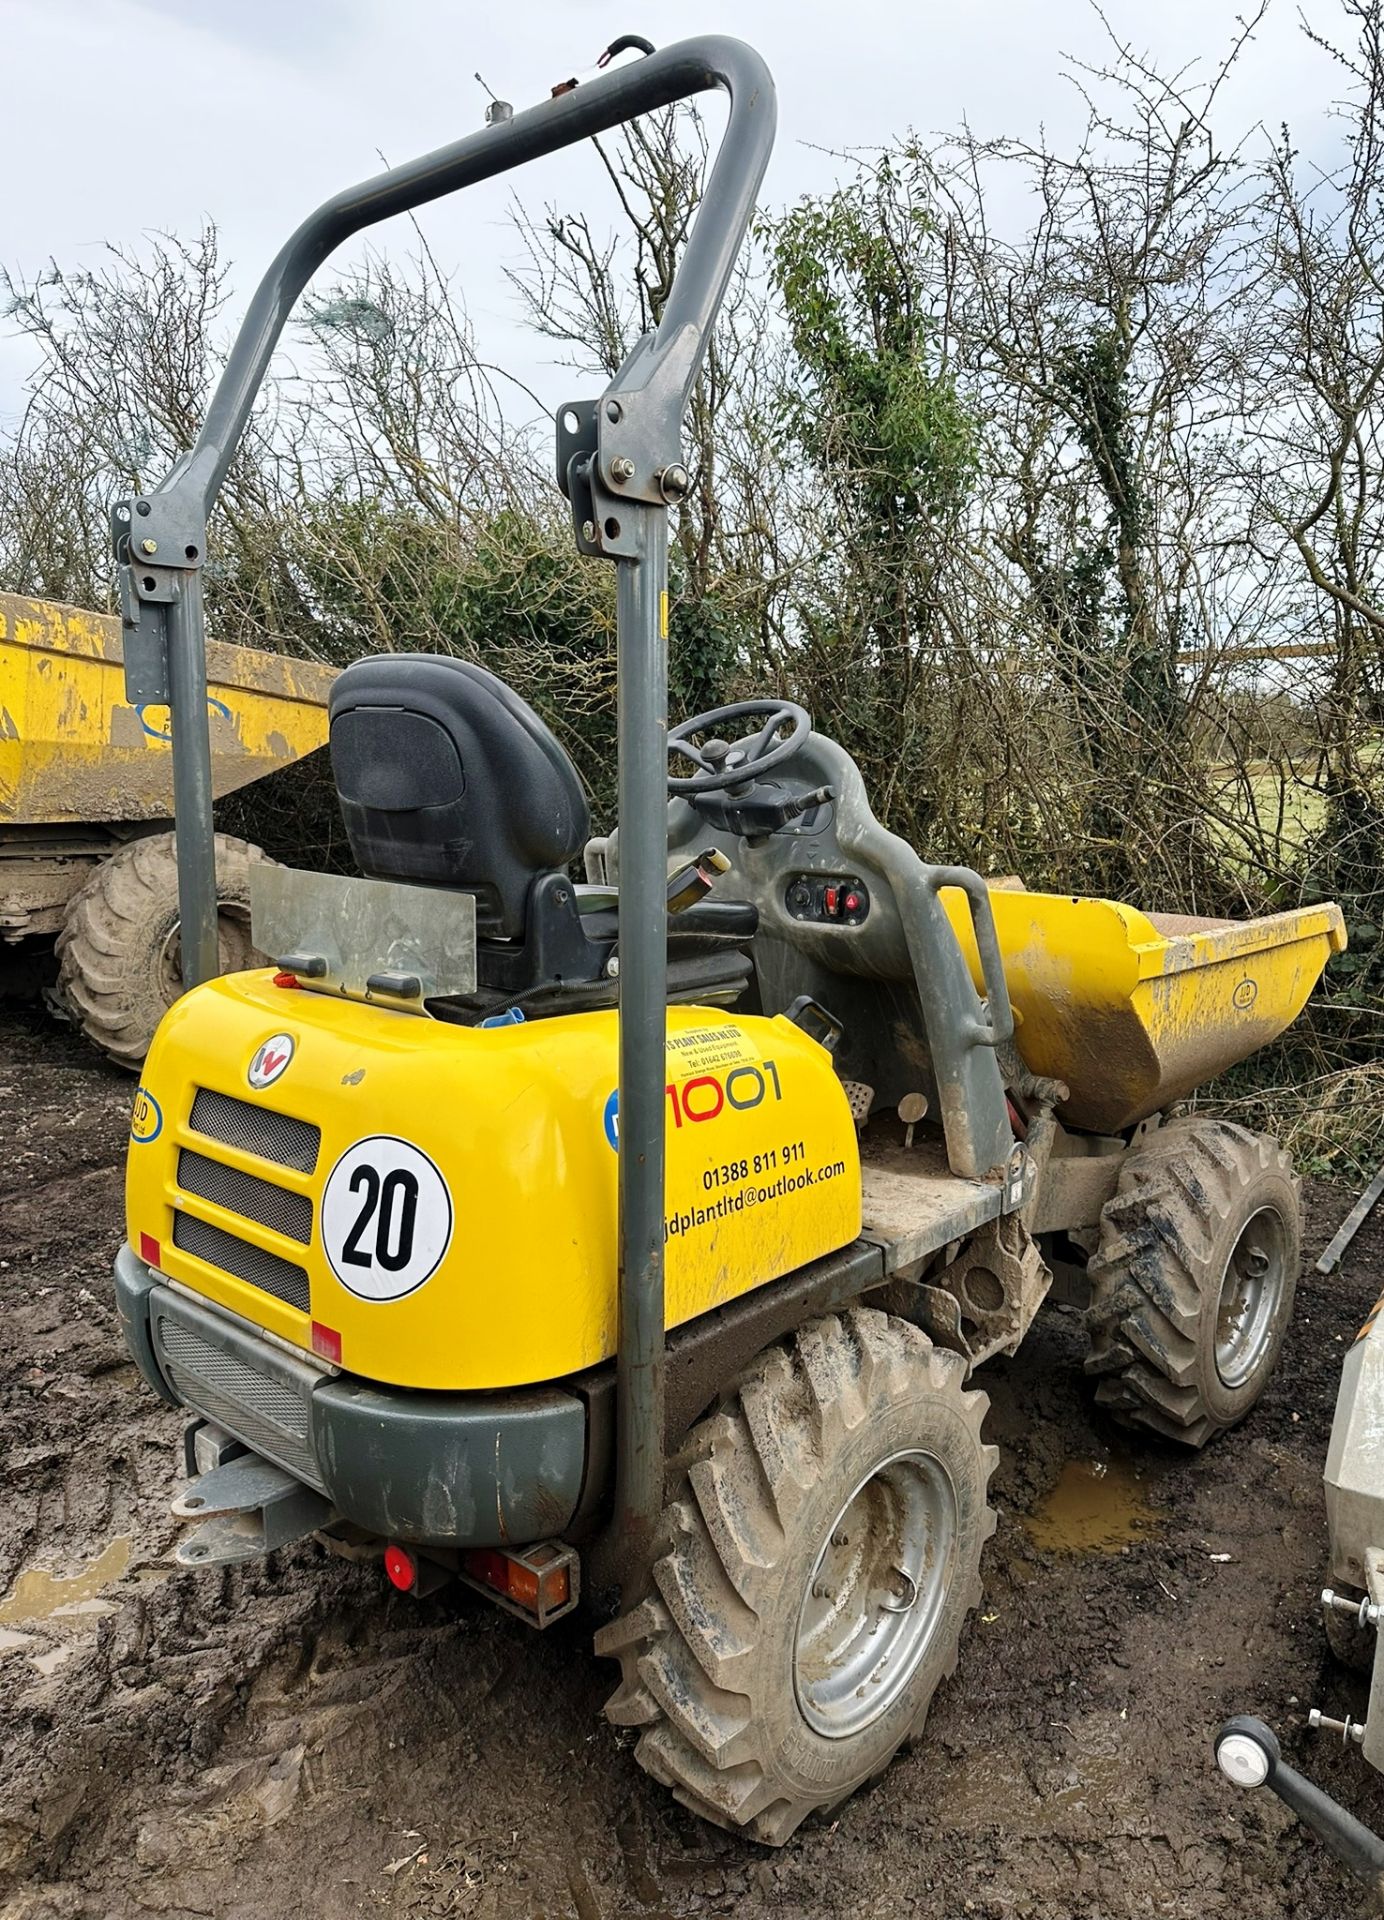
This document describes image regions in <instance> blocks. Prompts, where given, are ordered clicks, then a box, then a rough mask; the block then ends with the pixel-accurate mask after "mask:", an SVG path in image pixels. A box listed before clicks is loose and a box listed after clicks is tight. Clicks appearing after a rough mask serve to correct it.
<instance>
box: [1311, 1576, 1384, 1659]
mask: <svg viewBox="0 0 1384 1920" xmlns="http://www.w3.org/2000/svg"><path fill="white" fill-rule="evenodd" d="M1336 1591H1337V1593H1338V1594H1340V1595H1341V1597H1342V1599H1345V1600H1353V1601H1355V1602H1356V1604H1357V1605H1358V1604H1359V1602H1360V1601H1361V1600H1363V1599H1364V1598H1365V1596H1364V1594H1363V1593H1362V1592H1361V1591H1360V1589H1359V1587H1343V1586H1339V1585H1338V1586H1337V1587H1336ZM1322 1628H1323V1631H1324V1632H1325V1634H1326V1644H1327V1646H1328V1647H1330V1649H1331V1654H1332V1658H1333V1659H1335V1660H1338V1661H1339V1662H1340V1664H1341V1665H1342V1666H1343V1667H1349V1668H1350V1670H1351V1672H1352V1673H1373V1671H1374V1652H1375V1647H1376V1645H1377V1644H1378V1635H1377V1634H1376V1632H1375V1630H1374V1628H1373V1627H1362V1626H1361V1625H1360V1622H1359V1620H1358V1619H1354V1620H1353V1619H1352V1618H1351V1616H1350V1615H1349V1614H1348V1613H1338V1612H1337V1611H1336V1609H1335V1608H1334V1607H1324V1608H1323V1609H1322Z"/></svg>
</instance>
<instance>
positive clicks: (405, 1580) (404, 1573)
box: [384, 1540, 418, 1593]
mask: <svg viewBox="0 0 1384 1920" xmlns="http://www.w3.org/2000/svg"><path fill="white" fill-rule="evenodd" d="M384 1570H385V1572H386V1573H387V1574H388V1576H389V1581H390V1585H391V1586H395V1587H397V1588H398V1589H399V1591H400V1593H407V1592H408V1590H409V1588H410V1587H411V1586H412V1585H413V1583H414V1581H415V1580H416V1579H417V1578H418V1567H417V1564H416V1562H415V1561H414V1559H413V1556H412V1555H411V1554H408V1553H405V1552H404V1550H403V1548H402V1547H398V1546H395V1544H394V1542H393V1541H392V1540H391V1541H390V1543H389V1545H388V1546H387V1547H386V1548H385V1550H384Z"/></svg>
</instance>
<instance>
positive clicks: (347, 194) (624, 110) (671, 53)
mask: <svg viewBox="0 0 1384 1920" xmlns="http://www.w3.org/2000/svg"><path fill="white" fill-rule="evenodd" d="M715 87H720V88H722V89H724V90H725V92H727V93H728V94H729V95H730V117H729V120H728V122H727V125H726V131H725V134H724V136H723V138H722V141H721V147H720V151H719V152H718V154H717V156H716V163H715V166H714V167H713V169H712V174H711V178H710V180H709V181H708V183H707V188H706V192H705V194H704V196H703V199H702V204H701V207H700V210H699V212H698V215H697V219H696V222H695V224H694V226H693V229H692V233H691V235H690V237H689V239H688V242H687V250H686V252H685V253H684V255H683V258H682V262H681V264H680V265H679V267H678V271H677V277H676V279H675V280H674V283H673V287H672V290H671V292H670V294H669V297H668V303H667V305H666V307H665V308H664V312H663V317H662V320H661V322H660V324H659V327H658V331H657V333H656V335H655V337H654V341H653V344H652V346H651V348H650V349H649V352H648V354H647V355H646V356H643V358H642V360H641V365H640V367H639V368H638V369H637V370H636V372H637V376H638V380H637V384H638V386H639V387H640V388H641V389H647V388H648V387H649V386H651V385H652V384H654V383H657V382H666V383H669V384H670V385H671V387H672V388H673V389H674V390H676V391H677V392H679V393H680V394H681V396H682V399H683V400H684V401H685V400H686V399H687V397H688V396H689V395H690V393H691V390H692V386H693V383H694V381H695V380H696V377H697V373H698V371H699V369H700V367H701V363H702V358H703V355H704V354H705V352H706V346H707V342H708V339H709V338H710V331H711V325H712V322H713V320H714V319H715V316H716V310H717V308H718V307H719V306H720V304H721V300H722V297H723V295H724V293H725V290H726V286H727V284H728V282H729V280H730V275H731V271H732V269H733V267H734V265H735V258H736V255H737V253H738V252H739V249H740V243H741V241H742V240H743V239H744V237H745V233H746V230H747V229H748V227H749V223H750V220H751V217H752V216H753V213H754V206H755V197H756V195H757V193H758V191H759V183H760V181H761V180H762V178H763V176H764V169H765V167H766V166H767V165H768V161H769V154H770V151H771V149H772V147H773V143H774V122H775V112H776V109H775V99H774V83H773V80H772V79H771V77H770V74H769V69H768V68H767V67H766V66H765V64H764V62H763V60H762V59H761V58H760V56H759V55H758V54H757V53H756V52H755V51H754V49H753V48H752V47H748V46H746V45H745V44H744V42H743V41H740V40H732V39H729V38H724V37H722V36H719V35H708V36H706V37H704V38H698V39H695V40H682V41H679V42H678V43H677V44H676V45H674V46H671V47H665V48H664V49H663V50H662V51H661V52H659V53H653V54H650V55H649V56H648V58H647V59H644V60H640V61H637V62H635V63H634V64H632V65H629V66H624V67H614V68H611V69H610V70H609V71H608V72H606V73H603V74H601V75H600V76H599V77H598V78H596V79H593V80H587V81H584V82H583V83H582V84H581V85H580V86H579V87H575V88H573V89H572V91H571V92H570V93H564V94H560V95H559V96H558V97H557V98H556V99H552V100H545V101H542V102H541V103H540V104H539V105H538V106H536V107H529V108H527V109H526V110H525V111H524V112H522V113H516V114H515V116H514V118H513V119H512V120H506V121H503V122H501V123H499V124H498V125H496V126H492V127H486V128H485V129H484V130H483V131H481V132H479V133H474V134H471V135H469V136H468V137H467V138H466V139H464V140H458V141H455V142H454V143H453V144H452V145H451V146H446V147H439V148H438V149H437V150H436V151H435V152H433V153H427V154H424V155H423V156H422V157H421V158H420V159H417V160H412V161H409V162H408V163H407V164H406V165H404V166H401V167H393V168H391V169H390V170H389V171H388V172H387V173H381V174H377V175H375V177H374V178H373V179H370V180H366V181H363V182H362V183H361V184H360V185H359V186H355V187H348V188H347V189H346V190H345V191H344V192H343V193H338V194H336V195H335V196H334V197H333V198H332V199H330V200H328V201H327V202H326V203H325V204H324V205H322V206H320V207H319V208H318V209H317V211H316V213H314V214H311V215H310V216H309V217H308V219H306V220H305V221H304V222H303V224H302V226H300V227H299V228H298V231H297V232H296V233H295V234H294V235H293V236H292V238H291V239H290V240H288V241H287V243H286V244H285V245H284V247H283V248H282V249H281V250H280V252H279V254H278V255H277V257H276V258H275V260H274V261H273V263H272V265H271V266H270V268H269V270H268V272H267V273H266V274H265V276H264V278H263V279H262V280H261V281H260V284H259V287H258V288H257V289H256V292H255V296H254V298H253V300H252V301H251V302H250V307H249V311H248V312H247V314H246V316H245V319H244V321H243V322H242V324H241V328H240V332H239V333H238V334H237V336H236V341H235V346H234V347H233V349H232V351H231V356H230V359H229V360H228V361H227V363H226V367H225V371H224V372H223V373H222V375H221V379H220V381H219V382H218V383H217V388H216V392H215V394H214V395H213V396H212V401H211V405H210V406H209V407H208V409H207V415H206V419H205V421H204V422H203V424H202V430H201V432H200V433H199V434H198V436H197V441H196V444H195V445H194V447H193V448H192V451H191V452H190V453H189V454H187V455H185V456H184V458H183V459H182V460H180V461H179V462H178V463H177V464H176V465H175V466H174V467H173V468H172V470H171V471H170V473H169V474H168V477H167V478H166V479H165V480H164V481H163V482H162V483H161V485H160V486H159V487H158V488H157V489H156V493H158V494H163V493H168V492H170V491H174V490H181V489H183V488H190V489H192V490H193V491H194V493H195V496H196V499H197V502H198V504H199V506H200V508H201V511H202V513H203V514H204V515H205V514H206V513H208V512H209V511H210V509H211V506H212V503H213V502H214V501H215V499H216V496H217V493H218V492H219V491H220V487H221V483H222V481H223V480H224V478H225V476H226V472H227V469H228V467H229V466H230V463H231V460H232V459H233V457H234V455H235V450H236V447H237V445H238V444H239V442H240V437H241V435H242V433H243V432H244V430H245V425H246V422H247V421H248V419H249V417H250V410H251V408H252V407H253V405H254V402H255V397H256V395H257V394H258V392H259V390H260V387H261V386H262V385H263V383H264V376H265V372H266V370H267V368H268V365H269V361H270V357H271V355H272V354H273V352H274V348H275V346H276V345H277V344H278V340H279V336H280V334H281V333H282V332H283V329H284V326H285V323H286V322H287V320H288V317H289V315H290V313H291V312H292V311H293V308H294V306H295V305H296V304H297V301H298V297H299V295H300V294H301V293H302V291H303V289H304V287H305V286H306V285H307V283H308V281H309V280H310V279H311V278H312V275H313V274H314V273H315V272H316V271H317V269H318V267H320V266H321V265H322V263H323V261H324V260H326V259H327V257H328V255H329V254H331V253H333V252H334V251H335V250H336V248H337V247H339V246H340V245H341V243H342V242H343V241H344V240H348V239H349V238H350V237H351V235H352V234H354V233H359V232H360V231H361V229H362V228H364V227H370V226H374V225H376V224H377V222H379V221H381V220H388V219H390V218H391V217H392V216H393V215H394V214H397V213H405V212H407V211H408V210H409V209H410V208H412V207H421V206H424V205H426V204H427V202H428V201H430V200H438V199H441V198H442V197H443V195H445V194H449V193H456V192H457V191H458V190H459V189H461V188H462V187H469V186H474V185H476V184H477V183H478V182H479V181H482V180H488V179H491V178H493V176H494V175H496V174H499V173H507V172H509V171H510V170H511V169H512V168H514V167H520V166H523V165H525V164H526V163H527V162H528V161H530V160H537V159H539V158H541V157H542V156H543V155H544V154H548V153H553V152H556V151H557V150H558V149H559V148H561V147H570V146H575V145H577V144H578V143H579V142H581V141H583V140H589V139H591V138H592V137H593V136H594V135H596V134H600V133H606V132H608V131H609V130H610V129H611V128H612V127H617V126H619V125H621V124H622V123H623V122H624V121H626V120H632V119H634V118H635V117H636V116H637V115H639V114H641V113H652V112H654V111H655V110H656V109H657V108H659V107H666V106H671V105H672V104H673V102H674V101H677V100H685V99H689V98H691V97H692V96H693V95H695V94H698V93H706V92H708V91H710V90H711V89H712V88H715ZM608 391H609V390H608Z"/></svg>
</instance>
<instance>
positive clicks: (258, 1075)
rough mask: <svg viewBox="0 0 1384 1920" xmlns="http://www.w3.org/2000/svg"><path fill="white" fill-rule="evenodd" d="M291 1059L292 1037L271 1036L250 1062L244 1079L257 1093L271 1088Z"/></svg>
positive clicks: (287, 1035) (288, 1035) (278, 1034)
mask: <svg viewBox="0 0 1384 1920" xmlns="http://www.w3.org/2000/svg"><path fill="white" fill-rule="evenodd" d="M292 1058H293V1035H292V1034H291V1033H275V1034H271V1035H270V1037H269V1038H268V1039H267V1040H266V1041H265V1042H264V1044H263V1045H262V1046H261V1047H260V1048H259V1049H258V1051H257V1052H256V1054H255V1057H254V1059H253V1060H252V1061H251V1062H250V1067H249V1071H248V1072H247V1073H246V1075H245V1078H246V1079H247V1080H248V1081H249V1082H250V1085H251V1086H252V1087H254V1088H255V1090H256V1091H257V1092H258V1091H259V1090H260V1089H262V1088H264V1087H272V1086H273V1084H274V1082H275V1081H276V1080H277V1079H278V1078H279V1076H280V1075H281V1074H282V1073H283V1072H284V1070H285V1069H286V1067H287V1066H288V1063H289V1061H290V1060H291V1059H292Z"/></svg>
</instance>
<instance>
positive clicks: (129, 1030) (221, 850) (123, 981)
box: [54, 833, 267, 1073]
mask: <svg viewBox="0 0 1384 1920" xmlns="http://www.w3.org/2000/svg"><path fill="white" fill-rule="evenodd" d="M266 857H267V856H266V855H265V854H263V853H262V852H261V851H260V849H259V848H258V847H255V846H251V845H250V843H249V842H248V841H246V840H233V839H231V838H230V836H229V835H227V834H222V833H219V834H217V836H216V890H217V900H218V907H219V923H218V925H219V936H220V957H221V971H222V972H223V973H234V972H237V971H239V970H241V969H243V968H245V967H254V966H262V965H264V964H265V962H264V956H263V955H262V954H259V953H257V952H256V951H255V948H254V946H253V944H252V943H251V939H250V869H251V867H252V866H254V865H255V864H256V863H257V862H259V861H262V860H264V859H266ZM178 929H179V921H178V863H177V857H176V854H175V852H174V845H173V835H172V834H171V833H156V834H150V835H149V836H148V837H147V838H145V839H140V840H132V841H130V842H129V844H128V845H127V846H123V847H121V848H120V850H119V851H118V852H117V853H113V854H111V855H109V857H108V858H106V859H105V860H103V861H102V862H101V864H100V865H99V866H98V867H97V868H96V869H95V871H94V872H93V873H92V874H91V876H90V878H89V879H88V880H87V881H86V882H85V884H84V885H83V886H82V887H81V889H80V891H79V892H77V893H76V894H74V895H73V897H72V899H71V901H70V902H69V903H68V908H67V913H66V916H65V918H64V920H63V926H62V931H61V933H60V934H59V935H58V942H57V948H58V983H57V987H56V988H55V990H54V991H55V993H56V996H57V1000H58V1004H59V1007H60V1009H61V1011H62V1012H63V1013H64V1014H65V1015H66V1017H67V1018H68V1019H69V1020H71V1021H72V1023H73V1024H74V1025H75V1026H77V1027H80V1029H81V1030H82V1032H83V1033H84V1034H85V1035H86V1037H87V1039H88V1040H90V1041H91V1042H92V1044H93V1045H94V1046H97V1047H99V1048H100V1049H101V1051H102V1052H103V1053H104V1054H106V1055H107V1057H108V1058H109V1059H111V1060H114V1061H115V1063H116V1065H117V1066H121V1067H126V1068H128V1069H129V1071H130V1072H132V1073H134V1072H137V1071H138V1070H139V1067H140V1064H141V1062H142V1061H143V1059H144V1056H145V1054H146V1053H147V1052H148V1051H149V1042H150V1041H151V1040H152V1039H153V1037H154V1029H155V1027H157V1025H158V1023H159V1021H160V1020H161V1019H162V1018H163V1016H164V1014H165V1012H166V1011H167V1010H168V1008H169V1007H171V1006H172V1004H173V1002H174V1001H175V1000H176V999H177V997H178V995H179V994H180V993H181V991H182V962H181V953H180V948H179V940H178Z"/></svg>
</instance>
